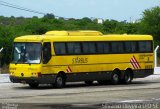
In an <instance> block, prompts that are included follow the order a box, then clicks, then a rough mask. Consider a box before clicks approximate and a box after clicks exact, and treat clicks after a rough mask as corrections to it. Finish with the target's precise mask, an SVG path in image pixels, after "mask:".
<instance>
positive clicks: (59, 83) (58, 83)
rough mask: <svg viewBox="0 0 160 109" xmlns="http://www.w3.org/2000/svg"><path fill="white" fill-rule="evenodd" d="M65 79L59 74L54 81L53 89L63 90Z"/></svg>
mask: <svg viewBox="0 0 160 109" xmlns="http://www.w3.org/2000/svg"><path fill="white" fill-rule="evenodd" d="M65 83H66V81H65V78H64V76H63V75H61V74H59V75H57V77H56V80H55V87H56V88H63V87H64V86H65Z"/></svg>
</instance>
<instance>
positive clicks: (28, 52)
mask: <svg viewBox="0 0 160 109" xmlns="http://www.w3.org/2000/svg"><path fill="white" fill-rule="evenodd" d="M41 46H42V45H41V43H19V42H18V43H14V48H13V58H12V62H13V63H19V64H24V63H26V64H34V63H35V64H38V63H40V61H41V48H42V47H41Z"/></svg>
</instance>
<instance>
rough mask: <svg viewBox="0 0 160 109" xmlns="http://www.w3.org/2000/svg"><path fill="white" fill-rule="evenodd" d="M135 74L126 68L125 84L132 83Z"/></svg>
mask: <svg viewBox="0 0 160 109" xmlns="http://www.w3.org/2000/svg"><path fill="white" fill-rule="evenodd" d="M132 79H133V76H132V74H131V72H130V71H129V70H126V72H125V74H124V77H123V80H122V82H123V83H124V84H130V83H131V82H132Z"/></svg>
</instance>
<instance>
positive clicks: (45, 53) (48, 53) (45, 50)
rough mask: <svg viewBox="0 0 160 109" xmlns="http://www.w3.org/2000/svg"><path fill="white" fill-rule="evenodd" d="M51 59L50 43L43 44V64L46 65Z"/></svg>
mask: <svg viewBox="0 0 160 109" xmlns="http://www.w3.org/2000/svg"><path fill="white" fill-rule="evenodd" d="M50 59H51V43H49V42H45V43H44V44H43V64H47V63H48V61H49V60H50Z"/></svg>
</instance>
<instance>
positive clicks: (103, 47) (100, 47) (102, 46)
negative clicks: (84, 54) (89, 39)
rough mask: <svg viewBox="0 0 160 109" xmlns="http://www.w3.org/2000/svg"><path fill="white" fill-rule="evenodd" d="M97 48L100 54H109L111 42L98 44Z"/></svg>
mask: <svg viewBox="0 0 160 109" xmlns="http://www.w3.org/2000/svg"><path fill="white" fill-rule="evenodd" d="M96 46H97V52H98V54H101V53H109V49H110V48H109V42H97V43H96Z"/></svg>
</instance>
